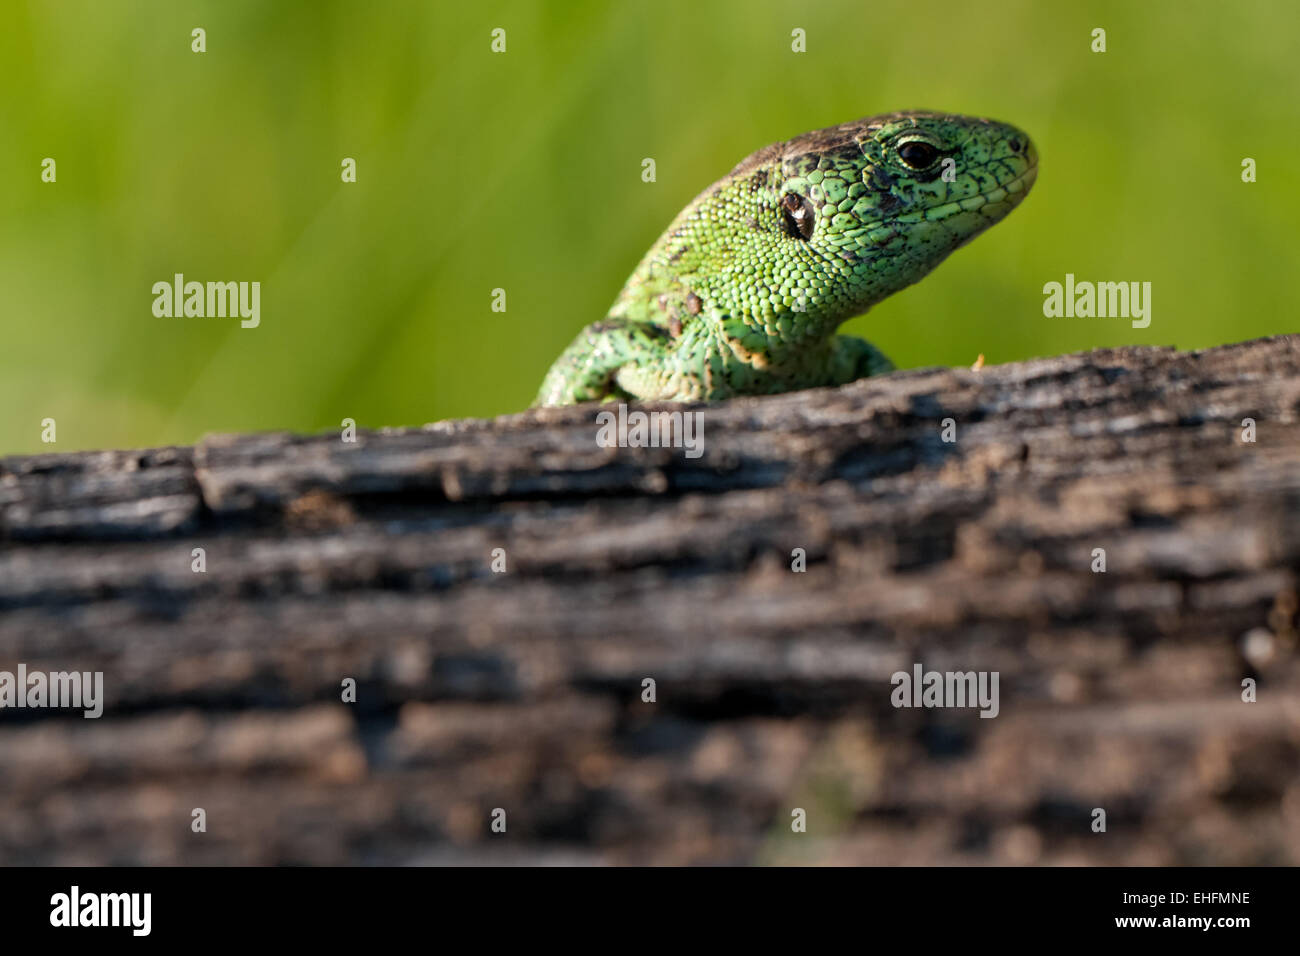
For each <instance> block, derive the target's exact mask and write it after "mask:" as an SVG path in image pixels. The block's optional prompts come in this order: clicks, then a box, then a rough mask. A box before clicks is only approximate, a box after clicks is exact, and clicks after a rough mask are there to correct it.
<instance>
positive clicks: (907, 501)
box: [0, 336, 1300, 864]
mask: <svg viewBox="0 0 1300 956" xmlns="http://www.w3.org/2000/svg"><path fill="white" fill-rule="evenodd" d="M646 407H651V406H646ZM664 407H666V406H664ZM701 410H702V412H703V455H702V456H701V457H699V458H696V459H691V458H687V457H685V456H684V455H683V453H682V450H681V449H674V448H602V447H600V446H599V445H598V444H597V441H596V432H597V427H596V425H595V423H594V416H595V410H594V409H593V408H591V407H587V408H576V409H560V410H545V411H530V412H527V413H524V414H520V415H514V416H507V417H503V418H499V419H496V420H492V421H455V422H443V423H440V424H437V425H432V426H427V427H426V428H424V429H411V430H390V431H381V432H364V431H363V432H360V433H358V435H357V441H356V442H355V443H345V442H343V441H342V440H341V439H340V436H339V435H338V434H329V435H323V436H312V437H304V436H299V435H291V434H257V435H242V436H217V437H212V438H209V439H206V440H205V441H203V442H201V443H200V444H199V445H197V446H196V447H194V448H163V449H151V450H147V451H110V452H86V453H74V454H53V455H40V456H33V457H25V458H8V459H3V460H0V671H9V672H15V671H16V669H17V666H18V664H19V663H23V664H25V665H26V667H27V669H28V671H70V670H76V671H102V672H103V674H104V687H105V698H106V703H105V710H104V715H103V717H101V718H100V719H98V720H87V719H83V718H82V717H81V716H80V712H79V711H75V712H74V711H57V710H33V709H10V708H6V709H3V710H0V863H179V864H187V863H439V862H593V863H618V862H650V863H695V862H834V863H873V864H894V863H909V864H926V863H1122V864H1139V863H1140V864H1165V863H1182V864H1202V863H1225V864H1232V863H1291V864H1296V863H1300V773H1298V769H1297V768H1300V693H1298V691H1300V668H1298V667H1297V664H1296V643H1297V607H1298V606H1300V601H1298V600H1297V588H1298V584H1297V577H1298V576H1300V336H1283V337H1277V338H1272V339H1266V340H1259V341H1254V342H1248V343H1243V344H1241V345H1234V346H1227V347H1223V348H1217V349H1211V350H1207V351H1203V352H1193V353H1180V352H1175V351H1173V350H1170V349H1162V348H1124V349H1115V350H1107V351H1098V352H1091V353H1086V354H1079V355H1068V356H1063V357H1059V358H1053V359H1045V360H1038V361H1031V362H1024V363H1019V364H1013V365H1004V366H996V367H989V368H985V369H983V370H981V371H978V372H975V371H966V370H960V369H958V370H933V369H930V370H919V371H912V372H904V373H897V374H894V375H891V376H888V377H885V378H880V379H871V380H867V381H863V382H859V383H855V384H853V385H850V386H846V387H844V388H840V389H826V390H815V391H808V392H802V393H797V394H792V395H785V396H776V397H772V398H765V399H746V400H739V401H734V402H730V403H725V404H720V405H716V406H702V407H701ZM946 419H951V420H952V422H951V428H952V430H954V431H955V439H956V440H955V441H945V440H944V427H945V420H946ZM1245 419H1251V420H1253V422H1254V426H1253V427H1254V438H1255V440H1254V441H1246V440H1243V438H1244V437H1249V436H1248V431H1247V429H1248V427H1249V426H1248V425H1243V420H1245ZM195 548H202V549H203V550H204V558H205V561H206V571H204V572H202V573H197V572H195V571H194V570H192V562H193V561H194V558H193V557H192V552H193V549H195ZM494 549H503V553H504V560H505V563H506V570H505V572H504V573H495V572H494V571H493V570H492V563H493V552H494ZM795 549H803V552H804V553H805V554H806V560H807V570H806V571H805V572H802V573H797V572H795V571H792V569H791V566H792V561H793V560H794V558H793V556H792V552H794V551H795ZM1095 549H1104V552H1105V562H1106V570H1105V572H1104V573H1098V572H1096V571H1094V570H1093V567H1094V563H1095V560H1096V559H1095V556H1094V555H1095ZM915 664H921V665H923V667H924V668H925V669H926V670H939V671H971V670H974V671H996V672H997V673H998V674H999V681H1000V683H999V687H1000V710H999V713H998V716H997V717H996V718H994V719H981V718H980V717H979V716H978V713H977V712H976V711H975V710H973V709H951V708H949V709H924V708H921V709H915V708H895V707H894V706H892V705H891V692H892V690H893V687H892V686H891V675H892V674H893V673H895V672H897V671H907V672H909V673H910V672H911V670H912V668H913V666H914V665H915ZM346 678H351V679H354V680H355V681H356V683H357V699H356V702H355V703H344V702H343V701H342V699H341V695H342V682H343V681H344V680H345V679H346ZM646 678H651V679H653V680H654V681H655V697H656V699H655V701H654V702H646V701H643V699H642V688H643V680H644V679H646ZM1248 678H1249V679H1251V680H1253V681H1255V682H1257V689H1256V693H1257V698H1258V699H1257V701H1256V702H1254V703H1248V702H1244V701H1243V699H1242V694H1243V687H1242V681H1243V680H1245V679H1248ZM194 808H203V809H204V811H205V812H206V818H207V830H206V832H202V833H195V832H193V831H192V829H191V819H192V817H191V814H192V811H193V810H194ZM496 808H501V809H502V810H504V812H505V818H506V832H505V833H494V832H492V830H491V827H490V824H491V819H492V814H493V811H494V809H496ZM796 808H800V809H802V810H803V811H804V812H805V813H806V818H807V832H804V833H795V832H792V829H791V820H792V811H794V810H795V809H796ZM1094 808H1101V809H1104V810H1105V812H1106V832H1104V833H1097V832H1093V829H1092V823H1093V819H1094Z"/></svg>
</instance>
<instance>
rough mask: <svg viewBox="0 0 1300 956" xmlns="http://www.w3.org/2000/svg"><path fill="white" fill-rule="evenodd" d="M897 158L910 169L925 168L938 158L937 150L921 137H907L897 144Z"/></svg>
mask: <svg viewBox="0 0 1300 956" xmlns="http://www.w3.org/2000/svg"><path fill="white" fill-rule="evenodd" d="M898 158H899V159H901V160H902V161H903V163H904V164H905V165H907V166H910V167H911V168H912V169H925V168H927V167H929V166H931V165H933V164H934V161H935V160H936V159H938V158H939V150H938V149H936V148H935V147H933V146H931V145H930V144H929V143H927V142H926V141H925V140H922V139H909V140H908V141H907V142H905V143H900V144H899V145H898Z"/></svg>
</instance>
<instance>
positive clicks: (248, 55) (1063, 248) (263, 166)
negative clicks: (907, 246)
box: [0, 0, 1300, 453]
mask: <svg viewBox="0 0 1300 956" xmlns="http://www.w3.org/2000/svg"><path fill="white" fill-rule="evenodd" d="M3 21H4V22H3V28H2V29H0V76H3V86H2V88H0V175H2V181H3V183H4V189H3V190H2V191H0V328H2V329H3V345H2V346H0V410H2V411H0V452H3V453H8V452H34V451H49V450H60V451H63V450H69V449H74V448H91V447H111V446H142V445H155V444H163V443H172V442H192V441H194V440H196V439H198V438H199V437H200V436H201V435H203V434H204V433H207V432H212V431H234V430H249V429H272V428H276V429H278V428H287V429H295V430H321V429H326V428H337V427H338V424H339V422H340V420H341V419H343V418H344V417H351V418H355V419H356V420H357V421H358V423H359V424H361V425H362V426H365V427H378V426H383V425H418V424H422V423H424V422H428V421H434V420H437V419H441V418H449V417H459V416H490V415H495V414H499V413H502V412H510V411H516V410H520V409H522V408H524V407H525V406H526V405H527V404H528V403H529V402H530V401H531V400H532V397H533V395H534V393H535V390H536V388H537V386H538V384H539V383H540V381H541V378H542V376H543V374H544V372H545V371H546V369H547V367H548V365H549V364H550V362H551V360H552V359H553V358H554V357H555V356H556V355H557V354H558V353H559V352H560V350H561V349H562V348H563V347H564V346H565V345H566V344H567V343H568V342H569V340H570V339H571V338H572V337H573V336H574V334H575V333H576V332H577V331H578V330H579V329H580V328H581V327H582V326H583V325H585V324H587V323H588V322H592V321H594V320H596V319H598V318H600V317H601V316H602V315H603V314H604V311H605V309H606V308H607V307H608V306H609V304H610V303H611V302H612V301H613V299H614V296H615V295H616V293H617V292H618V290H619V287H620V285H621V284H622V282H623V279H624V278H625V277H626V275H627V274H628V273H629V272H630V271H631V269H632V267H633V266H634V265H635V264H636V262H637V261H638V259H639V258H640V256H641V254H642V253H643V252H644V251H645V250H646V248H647V247H648V246H649V245H650V244H651V243H652V242H653V241H654V240H655V238H656V237H657V236H658V235H659V233H660V231H661V230H662V229H663V228H664V227H665V226H666V225H667V224H668V222H669V221H670V220H671V219H672V217H673V216H674V215H675V214H676V212H677V211H678V210H679V209H680V208H681V207H682V206H683V205H684V204H685V203H686V202H688V201H689V200H690V199H691V198H692V197H693V196H694V195H695V194H696V193H697V192H699V191H700V190H701V189H702V188H703V187H704V186H706V185H708V184H709V183H710V182H711V181H713V180H714V179H716V178H718V177H719V176H721V175H723V174H724V173H726V171H727V170H728V169H730V167H731V166H732V164H733V163H735V162H736V161H737V160H739V159H740V158H742V157H743V156H745V155H746V154H747V153H749V152H751V151H752V150H754V149H756V148H758V147H759V146H762V145H764V144H766V143H769V142H772V141H774V140H777V139H784V138H788V137H790V136H793V135H796V134H799V133H802V132H804V131H806V130H809V129H813V128H816V127H821V126H826V125H830V124H832V123H837V122H841V121H844V120H847V119H853V118H857V117H860V116H864V115H869V114H872V113H877V112H883V111H887V110H895V109H903V108H919V107H925V108H936V109H943V110H949V111H954V112H965V113H976V114H982V115H988V116H993V117H996V118H999V119H1005V120H1008V121H1010V122H1012V123H1015V124H1017V125H1019V126H1021V127H1022V128H1024V129H1025V130H1027V131H1028V132H1029V133H1030V135H1031V136H1033V137H1034V139H1035V141H1036V142H1037V144H1038V148H1039V151H1040V154H1041V157H1042V166H1041V170H1040V175H1039V179H1038V183H1037V185H1036V186H1035V188H1034V191H1033V193H1032V195H1031V196H1030V197H1029V199H1028V200H1027V202H1026V203H1025V204H1024V205H1023V206H1021V207H1020V208H1019V209H1018V210H1017V211H1016V212H1015V213H1014V214H1013V215H1012V216H1011V217H1010V218H1009V219H1008V220H1007V221H1006V222H1005V223H1003V224H1001V225H1000V226H998V227H997V228H995V229H994V230H992V231H991V232H990V233H988V234H987V235H985V236H983V237H981V238H980V239H979V240H977V241H976V242H975V243H974V244H972V245H971V246H969V247H968V248H966V249H964V250H962V251H960V252H958V253H957V254H956V255H955V256H954V257H953V258H952V259H951V260H950V261H949V262H947V263H945V264H944V265H943V266H941V267H940V268H939V269H938V270H937V271H936V272H935V273H934V274H933V275H931V276H930V277H929V278H927V279H926V280H925V281H924V282H922V283H921V284H920V285H917V286H915V287H913V288H911V289H909V290H907V291H905V292H903V293H901V294H900V295H898V296H896V297H894V298H892V299H890V300H889V301H888V302H886V303H885V304H883V305H881V306H878V307H877V308H876V309H875V310H873V311H872V312H871V314H870V315H868V316H865V317H861V318H858V319H855V320H853V321H852V322H850V323H848V324H847V325H846V326H845V328H844V331H847V332H850V333H853V334H858V335H863V336H866V337H868V338H870V339H871V340H873V341H874V342H875V343H876V344H878V345H879V346H880V347H881V348H883V349H884V351H885V352H886V353H887V354H889V355H890V356H892V357H893V358H894V360H895V361H896V362H897V363H898V364H899V365H900V366H903V367H909V366H917V365H936V364H948V365H958V364H962V365H965V364H969V363H970V362H972V361H973V360H974V359H975V356H976V355H977V354H979V353H981V352H982V353H984V355H985V356H986V357H987V360H988V361H989V362H990V363H997V362H1006V361H1013V360H1016V359H1022V358H1026V357H1030V356H1035V355H1047V354H1054V353H1060V352H1066V351H1073V350H1077V349H1085V348H1091V347H1095V346H1108V345H1120V344H1126V343H1134V342H1137V343H1152V344H1167V345H1177V346H1179V347H1182V348H1191V347H1201V346H1208V345H1213V344H1217V343H1222V342H1230V341H1238V340H1241V339H1246V338H1251V337H1254V336H1259V335H1266V334H1271V333H1277V332H1287V331H1294V330H1296V329H1297V328H1300V321H1297V318H1296V306H1295V301H1294V292H1293V289H1294V279H1295V277H1296V276H1297V275H1300V269H1298V268H1297V267H1298V266H1300V241H1298V240H1297V236H1296V223H1297V222H1300V188H1297V187H1298V185H1300V183H1298V182H1297V176H1296V173H1297V164H1298V160H1297V151H1296V147H1297V129H1298V128H1300V127H1298V125H1297V122H1296V119H1297V117H1296V111H1297V110H1296V107H1297V103H1300V68H1298V67H1297V38H1298V37H1300V4H1296V3H1294V2H1290V0H1246V2H1241V3H1234V4H1230V5H1227V4H1222V3H1219V2H1208V0H1200V2H1197V0H1189V2H1173V0H1169V2H1141V3H1140V2H1114V3H1109V2H1108V3H1103V2H1084V3H1070V4H1058V3H1045V2H1032V0H996V2H983V3H981V2H946V3H941V2H931V3H928V4H917V3H915V2H905V0H898V2H895V0H888V2H886V0H872V2H864V0H853V2H813V3H809V2H806V0H805V2H761V0H727V2H708V0H656V2H653V3H641V2H563V3H561V2H558V0H557V2H549V3H548V2H537V0H524V2H513V3H496V4H493V3H446V2H438V3H434V2H415V0H411V2H397V0H392V2H380V3H356V2H342V0H340V2H321V0H303V2H273V0H214V2H208V3H202V2H193V3H190V2H176V0H130V2H128V0H77V2H71V0H30V2H15V0H5V2H4V3H3ZM194 27H203V28H204V29H205V30H206V31H207V52H206V53H202V54H196V53H193V52H191V50H190V43H191V36H190V31H191V30H192V29H193V28H194ZM495 27H503V28H505V29H506V31H507V52H506V53H504V54H494V53H492V52H491V50H490V48H489V47H490V32H491V30H492V29H493V28H495ZM796 27H799V28H802V29H804V30H806V31H807V52H806V53H803V54H796V53H793V52H791V49H790V42H791V41H790V35H791V30H792V29H794V28H796ZM1094 27H1104V28H1105V29H1106V31H1107V45H1108V52H1106V53H1104V54H1094V53H1092V52H1091V51H1090V49H1089V47H1090V42H1091V38H1090V31H1091V30H1092V29H1093V28H1094ZM47 156H49V157H53V158H55V160H56V161H57V164H58V167H57V168H58V181H57V183H55V184H46V183H42V182H41V180H40V171H41V170H40V164H41V160H42V159H43V158H44V157H47ZM345 156H350V157H354V158H355V159H356V160H357V169H358V182H357V183H355V184H344V183H342V182H341V181H340V177H339V173H340V161H341V160H342V158H343V157H345ZM1246 156H1250V157H1253V158H1255V159H1256V160H1257V161H1258V163H1259V181H1258V182H1257V183H1255V184H1253V185H1247V184H1244V183H1242V181H1241V177H1240V172H1241V160H1242V158H1243V157H1246ZM644 157H653V158H654V159H655V160H656V163H657V167H658V181H657V182H656V183H653V184H646V183H643V182H642V181H641V160H642V159H643V158H644ZM176 272H182V273H184V274H185V276H186V277H187V279H194V280H198V281H207V280H222V281H227V280H247V281H252V280H258V281H260V282H261V283H262V322H261V327H260V328H257V329H248V330H245V329H241V328H240V327H239V322H238V320H237V319H218V318H206V319H199V318H175V319H160V318H155V317H154V315H153V313H152V311H151V309H152V304H153V294H152V292H151V286H152V285H153V283H154V282H157V281H163V280H169V279H170V277H171V276H172V275H173V273H176ZM1066 272H1073V273H1074V274H1075V275H1076V276H1077V277H1078V278H1080V279H1094V280H1103V279H1104V280H1141V281H1150V282H1152V283H1153V292H1152V305H1153V319H1152V323H1151V326H1150V328H1148V329H1145V330H1138V329H1133V328H1131V327H1130V326H1129V323H1128V322H1127V321H1126V320H1123V319H1097V318H1094V319H1048V318H1045V317H1044V316H1043V314H1042V303H1043V294H1042V286H1043V283H1045V282H1048V281H1052V280H1055V281H1062V279H1063V277H1064V275H1065V273H1066ZM498 287H500V288H504V289H505V290H506V293H507V304H508V310H507V311H506V312H505V313H494V312H492V311H491V309H490V305H491V292H492V290H493V289H494V288H498ZM45 417H53V418H55V419H56V420H57V422H58V444H57V445H56V446H53V447H51V446H49V445H43V444H41V442H40V421H41V419H42V418H45Z"/></svg>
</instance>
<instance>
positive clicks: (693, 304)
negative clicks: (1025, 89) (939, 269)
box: [536, 112, 1038, 405]
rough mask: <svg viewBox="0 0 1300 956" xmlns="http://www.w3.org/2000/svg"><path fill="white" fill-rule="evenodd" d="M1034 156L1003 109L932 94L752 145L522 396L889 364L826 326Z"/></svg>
mask: <svg viewBox="0 0 1300 956" xmlns="http://www.w3.org/2000/svg"><path fill="white" fill-rule="evenodd" d="M949 159H951V160H952V162H951V163H947V162H946V160H949ZM1037 171H1038V156H1037V153H1036V152H1035V150H1034V146H1033V144H1032V143H1031V142H1030V140H1029V137H1028V136H1026V135H1025V134H1024V133H1023V132H1021V131H1020V130H1018V129H1016V128H1015V127H1014V126H1008V125H1007V124H1005V123H998V122H994V121H992V120H987V119H977V118H974V117H968V116H950V115H944V114H941V113H930V112H907V113H889V114H886V115H882V116H873V117H870V118H868V119H863V120H858V121H856V122H852V123H844V124H842V125H840V126H832V127H829V128H828V129H823V130H817V131H815V132H812V133H806V134H805V135H803V136H799V137H796V138H795V139H792V140H789V141H788V142H784V143H776V144H774V145H772V146H768V147H766V148H764V149H760V150H759V151H758V152H756V153H754V154H753V155H752V156H750V157H749V158H748V159H745V160H744V161H742V162H741V163H740V165H738V166H737V167H736V168H735V169H733V170H732V171H731V172H730V173H729V174H728V175H727V176H725V177H723V178H722V179H720V180H718V182H716V183H714V184H713V185H712V186H710V187H709V188H708V189H706V190H705V191H704V192H703V193H701V194H700V195H699V196H697V197H696V198H695V200H694V201H693V202H692V203H691V204H690V205H689V206H687V207H686V208H685V209H683V210H682V211H681V213H680V214H679V215H678V216H677V218H676V219H675V220H674V221H673V224H672V225H671V226H669V227H668V231H667V232H665V233H664V234H663V236H661V237H660V238H659V241H658V242H656V243H655V244H654V246H652V247H651V249H650V251H649V252H647V253H646V255H645V258H644V259H642V260H641V264H640V265H638V266H637V268H636V271H635V272H633V273H632V276H631V278H629V279H628V280H627V284H626V285H625V286H624V287H623V291H622V292H620V293H619V296H618V299H617V300H616V301H615V302H614V305H613V307H612V308H611V309H610V310H609V314H608V315H607V316H606V317H605V319H604V320H603V321H600V322H597V323H595V324H594V325H590V326H588V327H587V328H586V329H584V330H583V331H582V333H581V334H580V335H579V336H578V337H577V339H575V340H574V342H573V344H572V345H570V346H569V347H568V349H566V350H565V352H564V353H563V354H562V355H561V356H560V357H559V358H558V359H557V360H556V362H555V364H554V365H553V366H552V367H551V370H550V372H549V373H548V374H547V376H546V381H545V382H543V383H542V388H541V391H540V392H539V393H538V396H537V401H536V404H537V405H569V404H573V403H575V402H587V401H618V400H622V401H626V400H629V399H661V400H668V401H683V402H684V401H697V400H709V399H723V398H730V397H732V396H735V395H767V394H772V393H775V392H787V391H792V390H794V389H800V388H813V387H817V386H822V385H843V384H844V383H846V382H851V381H853V380H854V379H858V378H863V377H864V376H867V375H876V374H879V373H881V372H887V371H889V370H890V369H892V368H893V365H892V364H891V363H890V361H889V360H888V359H887V358H885V356H884V355H882V354H881V353H880V352H879V350H877V349H876V348H875V347H874V346H872V345H871V344H870V343H868V342H865V341H863V340H862V339H857V338H851V337H849V336H844V335H836V334H835V330H836V329H837V328H838V327H839V326H840V324H841V323H842V322H844V321H845V320H846V319H849V318H852V317H853V316H855V315H860V314H861V313H863V312H865V311H867V309H869V308H871V306H873V305H875V304H876V303H877V302H879V301H881V300H882V299H884V298H885V297H887V296H890V295H893V294H894V293H895V292H897V291H898V290H899V289H902V288H904V287H906V286H909V285H911V284H912V283H914V282H917V281H919V280H920V279H921V278H923V277H924V276H925V275H926V274H927V273H928V272H929V271H930V270H931V269H933V268H934V267H935V266H937V265H938V264H939V263H940V262H942V261H943V260H944V259H945V258H947V257H948V255H949V254H950V253H952V252H953V251H954V250H955V249H957V248H958V247H960V246H962V245H964V244H965V243H967V242H969V241H970V240H971V239H973V238H975V237H976V236H977V235H979V234H980V233H981V232H983V231H984V230H985V229H987V228H988V227H989V226H991V225H993V224H994V223H995V222H997V221H998V220H1000V219H1002V218H1003V217H1004V216H1006V214H1007V213H1009V212H1010V211H1011V210H1012V209H1014V208H1015V207H1016V206H1017V205H1018V204H1019V203H1020V201H1021V200H1022V199H1024V197H1025V195H1026V193H1028V192H1029V187H1030V186H1032V185H1033V182H1034V177H1035V175H1036V174H1037Z"/></svg>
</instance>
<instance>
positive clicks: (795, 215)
mask: <svg viewBox="0 0 1300 956" xmlns="http://www.w3.org/2000/svg"><path fill="white" fill-rule="evenodd" d="M816 225H817V214H816V213H815V212H814V211H813V208H812V204H811V203H810V202H808V200H807V199H805V198H804V197H803V196H800V195H799V194H798V193H786V194H785V195H784V196H782V197H781V228H783V229H784V230H785V231H786V234H787V235H789V236H790V238H792V239H804V240H808V239H811V238H812V234H813V227H814V226H816Z"/></svg>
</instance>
